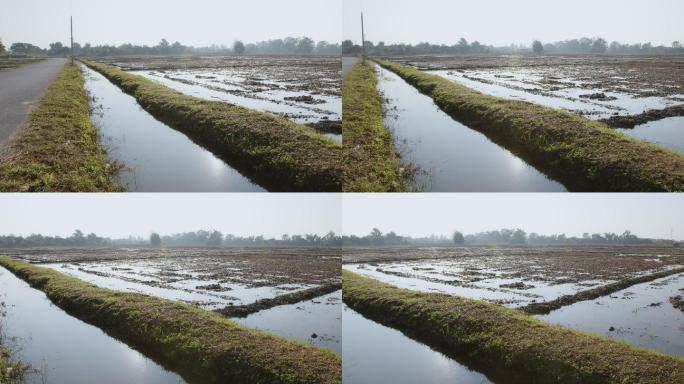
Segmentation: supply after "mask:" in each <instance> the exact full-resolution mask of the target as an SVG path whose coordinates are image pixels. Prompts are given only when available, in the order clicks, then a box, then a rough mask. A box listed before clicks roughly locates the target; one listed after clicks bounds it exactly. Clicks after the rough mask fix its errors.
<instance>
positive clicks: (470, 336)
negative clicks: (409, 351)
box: [343, 271, 684, 383]
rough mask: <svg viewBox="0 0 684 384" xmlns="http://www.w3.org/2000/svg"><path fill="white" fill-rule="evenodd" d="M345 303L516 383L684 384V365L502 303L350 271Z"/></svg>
mask: <svg viewBox="0 0 684 384" xmlns="http://www.w3.org/2000/svg"><path fill="white" fill-rule="evenodd" d="M343 299H344V302H345V304H347V305H348V306H349V307H351V308H352V309H354V310H355V311H357V312H359V313H361V314H362V315H364V316H365V317H367V318H369V319H371V320H374V321H377V322H379V323H381V324H384V325H386V326H391V327H393V328H396V329H399V330H400V331H402V332H405V333H406V334H409V335H411V336H412V337H415V338H417V339H418V340H419V341H421V342H423V343H425V344H427V345H429V346H431V347H433V348H437V349H439V350H440V351H443V352H446V353H447V354H449V355H451V356H454V357H459V358H463V359H465V360H467V361H469V362H474V366H475V367H476V368H477V369H480V366H482V367H487V368H486V369H487V370H490V371H495V372H496V373H497V374H498V375H500V376H502V377H506V378H507V379H508V380H509V381H510V380H513V381H514V382H535V383H559V382H563V383H627V382H628V383H676V382H681V381H682V380H684V359H681V358H677V357H672V356H668V355H664V354H660V353H656V352H650V351H646V350H643V349H638V348H634V347H631V346H629V345H627V344H625V343H622V342H618V341H615V340H611V339H608V338H604V337H599V336H593V335H589V334H586V333H582V332H577V331H573V330H569V329H565V328H562V327H558V326H553V325H550V324H547V323H544V322H542V321H539V320H536V319H533V318H531V317H530V316H527V315H525V314H523V313H520V312H519V311H516V310H511V309H507V308H503V307H501V306H498V305H495V304H488V303H484V302H482V301H477V300H470V299H464V298H460V297H455V296H448V295H443V294H435V293H420V292H415V291H409V290H404V289H399V288H395V287H392V286H390V285H388V284H384V283H381V282H378V281H375V280H373V279H369V278H365V277H361V276H359V275H356V274H354V273H351V272H348V271H343ZM478 362H479V364H478Z"/></svg>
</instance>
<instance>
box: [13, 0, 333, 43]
mask: <svg viewBox="0 0 684 384" xmlns="http://www.w3.org/2000/svg"><path fill="white" fill-rule="evenodd" d="M0 7H1V9H0V38H1V39H2V40H3V41H4V42H6V43H10V44H11V43H15V42H28V43H32V44H35V45H38V46H41V47H43V48H46V47H47V46H48V44H49V43H51V42H55V41H62V42H66V41H67V40H68V39H69V14H70V13H71V12H72V11H73V15H74V35H75V40H76V41H77V42H79V43H81V44H85V43H87V42H90V43H92V44H104V43H109V44H116V45H119V44H122V43H133V44H147V45H155V44H156V43H158V42H159V41H160V40H161V39H162V38H166V39H167V40H169V41H171V42H173V41H176V40H177V41H180V42H181V43H183V44H185V45H194V46H207V45H211V44H213V43H216V44H226V45H230V44H232V43H233V41H234V40H235V39H241V40H243V41H245V42H254V41H261V40H268V39H273V38H281V37H285V36H294V37H298V36H309V37H311V38H312V39H314V40H327V41H330V42H339V41H340V40H341V36H342V19H341V16H340V15H341V14H342V0H286V1H283V0H249V1H237V0H229V1H226V0H192V1H183V0H117V1H114V0H96V1H94V0H2V5H1V6H0Z"/></svg>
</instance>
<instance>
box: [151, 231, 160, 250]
mask: <svg viewBox="0 0 684 384" xmlns="http://www.w3.org/2000/svg"><path fill="white" fill-rule="evenodd" d="M150 245H151V246H153V247H160V246H161V237H160V236H159V234H158V233H156V232H152V234H151V235H150Z"/></svg>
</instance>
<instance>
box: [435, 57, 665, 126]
mask: <svg viewBox="0 0 684 384" xmlns="http://www.w3.org/2000/svg"><path fill="white" fill-rule="evenodd" d="M431 73H433V74H435V75H439V76H442V77H444V78H447V79H449V80H452V81H455V82H457V83H460V84H463V85H465V86H467V87H469V88H472V89H476V90H478V91H480V92H482V93H485V94H488V95H492V96H497V97H502V98H505V99H514V100H524V101H529V102H531V103H535V104H540V105H544V106H547V107H552V108H562V109H565V110H568V111H572V112H577V113H581V114H583V115H586V116H587V117H589V118H591V119H604V118H608V117H610V116H612V115H615V114H617V115H636V114H640V113H643V112H645V111H648V110H650V109H662V108H665V107H668V106H672V105H676V104H678V102H676V101H673V100H671V99H670V98H667V97H660V96H652V97H637V96H633V95H629V94H625V93H619V92H611V91H607V90H604V89H602V88H600V87H599V86H598V85H597V88H594V89H591V88H586V87H587V86H589V87H590V86H591V85H592V84H593V83H591V82H589V81H583V80H577V79H573V78H571V77H564V78H560V79H555V81H557V83H556V84H554V85H553V86H550V85H547V84H544V81H545V80H546V79H545V77H544V76H542V75H540V74H538V73H536V72H535V71H533V70H528V69H516V70H495V71H489V70H481V71H467V72H458V71H444V70H440V71H431ZM478 80H480V81H478ZM599 92H602V93H605V94H606V96H609V97H610V98H614V100H596V99H594V100H592V99H588V98H582V97H580V96H582V95H589V94H593V93H599Z"/></svg>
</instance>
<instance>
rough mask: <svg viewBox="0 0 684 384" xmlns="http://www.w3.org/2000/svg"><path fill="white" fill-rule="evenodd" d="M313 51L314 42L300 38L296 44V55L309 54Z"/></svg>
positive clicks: (306, 38)
mask: <svg viewBox="0 0 684 384" xmlns="http://www.w3.org/2000/svg"><path fill="white" fill-rule="evenodd" d="M313 49H314V41H313V40H312V39H310V38H308V37H302V38H301V39H299V41H298V42H297V49H296V50H295V52H296V53H303V54H310V53H311V52H313Z"/></svg>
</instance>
